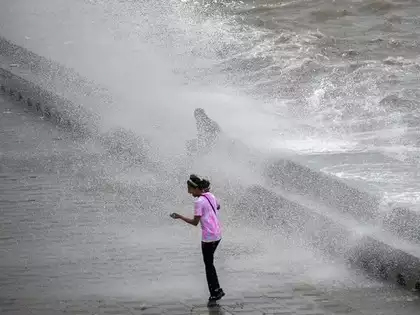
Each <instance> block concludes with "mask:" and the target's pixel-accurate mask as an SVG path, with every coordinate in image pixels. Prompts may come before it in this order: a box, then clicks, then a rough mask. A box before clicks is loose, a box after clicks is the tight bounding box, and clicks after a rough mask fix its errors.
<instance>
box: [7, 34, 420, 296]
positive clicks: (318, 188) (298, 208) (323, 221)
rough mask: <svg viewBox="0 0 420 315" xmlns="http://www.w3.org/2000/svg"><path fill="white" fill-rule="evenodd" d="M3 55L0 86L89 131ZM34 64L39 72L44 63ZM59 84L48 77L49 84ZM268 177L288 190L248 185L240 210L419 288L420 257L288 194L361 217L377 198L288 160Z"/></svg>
mask: <svg viewBox="0 0 420 315" xmlns="http://www.w3.org/2000/svg"><path fill="white" fill-rule="evenodd" d="M2 45H3V48H1V49H0V53H1V51H8V53H9V54H10V51H9V50H7V49H6V48H5V47H4V45H5V42H4V41H3V42H2ZM12 51H14V50H13V49H12ZM22 56H24V55H22ZM1 58H2V59H0V64H1V67H0V89H1V90H2V91H3V93H6V94H8V95H9V96H10V97H13V98H15V100H16V101H19V102H21V103H22V104H24V105H25V106H27V107H28V108H32V109H33V110H34V111H35V112H37V113H39V114H40V115H41V116H42V117H44V118H47V119H50V120H51V121H53V122H55V123H58V124H62V125H65V126H68V127H69V128H70V129H71V130H73V131H76V132H79V133H81V134H85V133H88V132H89V130H90V129H89V128H88V125H87V122H89V123H90V121H89V119H90V116H89V113H87V111H85V109H84V108H82V107H81V106H76V105H75V104H76V103H75V102H74V101H69V100H68V98H66V97H65V96H59V94H57V93H55V92H54V89H53V88H45V85H43V84H39V79H36V78H35V77H34V74H33V73H31V72H30V71H31V70H30V69H31V68H30V66H28V67H27V68H25V69H22V68H21V67H17V69H16V67H13V66H11V63H10V59H8V58H6V57H4V56H1ZM21 58H23V57H21ZM34 60H37V59H36V58H35V59H34ZM5 61H7V62H5ZM33 67H35V68H36V69H38V70H39V67H37V66H33ZM47 77H48V76H47ZM56 81H57V80H56ZM54 82H55V81H54V80H52V81H49V84H50V85H51V84H54ZM93 96H94V95H93ZM86 97H87V96H86ZM75 108H76V110H75ZM267 176H268V177H269V178H270V179H271V183H272V184H273V185H275V186H281V188H282V189H283V190H284V191H283V193H281V192H277V191H276V192H274V191H272V190H270V189H267V188H265V187H261V186H252V187H249V188H247V189H246V193H245V195H244V197H243V199H242V200H241V201H239V202H238V203H237V205H236V206H237V207H236V208H237V209H235V210H236V211H241V212H242V213H246V214H247V216H251V220H252V221H253V222H255V223H256V224H260V225H262V226H264V225H265V226H267V225H268V226H270V227H271V228H276V229H282V230H283V231H285V233H287V234H289V235H300V236H301V237H302V239H304V240H305V242H306V244H308V245H310V246H311V247H313V248H316V249H318V250H320V251H322V252H323V253H324V254H327V255H330V256H332V257H342V258H343V259H348V260H349V261H351V262H352V263H353V264H355V265H356V266H359V267H362V268H364V269H365V270H367V271H369V272H371V273H372V274H373V275H375V276H378V275H380V277H382V278H384V277H385V278H387V279H388V280H390V281H393V282H395V283H398V284H402V285H405V287H406V288H408V289H418V287H419V286H420V285H419V280H420V271H419V270H420V258H419V257H416V256H415V255H412V254H408V253H406V252H404V251H401V250H400V249H397V248H394V247H392V246H390V245H388V244H385V243H384V242H382V241H379V240H377V239H375V238H374V237H370V236H369V237H367V236H366V237H364V238H362V239H358V238H357V237H356V236H355V234H354V232H353V231H351V230H349V229H348V228H346V227H345V226H342V225H340V224H338V223H337V222H334V221H333V220H331V219H329V218H328V217H327V216H326V215H321V214H319V213H318V212H317V211H316V210H317V209H314V208H311V207H309V206H306V205H305V206H303V205H302V204H300V203H299V202H296V201H293V200H291V199H290V198H289V197H287V196H288V195H290V194H291V193H294V192H298V193H299V194H301V195H302V194H305V195H308V196H310V197H311V198H313V204H312V206H313V207H317V208H319V207H322V206H321V203H322V204H324V205H327V206H329V207H332V208H337V209H339V210H340V211H342V212H345V213H350V214H352V215H354V216H355V217H356V218H358V219H360V218H363V219H376V218H377V217H378V209H379V201H378V198H376V197H374V196H371V195H369V194H367V193H365V192H362V191H359V190H357V189H356V188H354V187H350V186H349V185H346V184H344V183H342V182H341V181H340V180H338V179H337V178H333V177H330V176H328V175H325V174H322V173H321V172H316V171H314V170H312V169H310V168H308V167H306V166H303V165H300V164H298V163H295V162H293V161H290V160H285V159H278V160H277V161H276V162H275V163H273V164H271V165H270V166H269V167H268V168H267ZM241 212H238V213H241ZM396 217H397V218H399V217H401V214H399V213H397V214H396ZM247 220H248V217H247ZM248 221H249V220H248ZM390 222H392V220H391V221H390ZM390 225H392V223H390ZM378 270H379V271H380V272H378ZM372 271H374V272H372Z"/></svg>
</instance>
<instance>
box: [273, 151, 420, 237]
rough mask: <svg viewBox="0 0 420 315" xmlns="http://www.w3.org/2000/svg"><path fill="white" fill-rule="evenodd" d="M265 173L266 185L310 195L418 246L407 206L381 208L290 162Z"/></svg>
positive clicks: (417, 216)
mask: <svg viewBox="0 0 420 315" xmlns="http://www.w3.org/2000/svg"><path fill="white" fill-rule="evenodd" d="M265 172H266V173H265V176H266V178H267V179H268V184H269V185H273V186H277V187H280V188H281V189H283V190H286V191H291V192H298V193H299V194H302V195H306V196H310V197H311V198H314V199H316V200H319V201H321V202H322V203H323V204H324V205H326V206H328V207H331V208H333V209H335V210H338V211H340V212H341V213H343V214H346V215H351V216H353V217H354V218H355V219H356V220H359V221H360V222H362V223H366V222H371V223H374V224H382V225H383V228H384V229H386V230H387V231H389V232H391V233H394V234H395V235H397V236H399V237H402V238H404V239H406V240H409V241H412V242H416V243H417V244H420V236H419V235H420V212H418V211H416V210H414V209H411V207H410V206H409V205H398V204H395V205H392V204H389V205H384V204H383V202H381V199H380V198H379V196H377V195H375V194H374V193H371V192H367V191H365V189H364V188H362V187H357V186H356V185H352V184H350V183H348V182H346V181H343V180H341V179H340V178H338V177H334V176H331V175H328V174H325V173H323V172H322V171H320V170H314V169H313V168H311V167H309V166H306V165H303V164H301V163H299V162H295V161H292V160H290V159H283V158H277V159H275V160H274V161H271V162H269V163H268V166H267V167H266V170H265Z"/></svg>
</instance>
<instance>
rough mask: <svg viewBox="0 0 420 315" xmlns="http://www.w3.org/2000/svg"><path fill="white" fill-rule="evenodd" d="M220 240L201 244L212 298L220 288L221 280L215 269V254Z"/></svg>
mask: <svg viewBox="0 0 420 315" xmlns="http://www.w3.org/2000/svg"><path fill="white" fill-rule="evenodd" d="M219 243H220V240H218V241H215V242H201V251H202V252H203V260H204V266H205V267H206V278H207V284H208V286H209V291H210V296H213V295H214V294H215V291H216V290H217V289H219V288H220V285H219V279H218V278H217V273H216V268H215V267H214V264H213V261H214V252H215V251H216V248H217V245H219Z"/></svg>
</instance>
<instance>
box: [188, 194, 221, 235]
mask: <svg viewBox="0 0 420 315" xmlns="http://www.w3.org/2000/svg"><path fill="white" fill-rule="evenodd" d="M204 196H206V197H207V198H208V200H207V198H206V197H204ZM209 201H210V202H211V204H212V205H213V207H214V210H213V208H212V207H211V205H210V203H209ZM218 206H219V203H218V202H217V199H216V197H215V196H214V195H213V194H212V193H209V192H207V193H204V194H203V195H202V196H200V197H198V199H197V200H196V201H195V202H194V215H196V216H201V219H200V223H201V231H202V241H203V242H213V241H218V240H220V239H221V238H222V232H221V228H220V222H219V210H217V208H218ZM215 212H216V213H215Z"/></svg>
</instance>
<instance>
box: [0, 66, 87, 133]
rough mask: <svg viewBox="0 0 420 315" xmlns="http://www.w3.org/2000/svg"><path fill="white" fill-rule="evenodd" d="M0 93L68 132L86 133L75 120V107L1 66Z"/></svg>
mask: <svg viewBox="0 0 420 315" xmlns="http://www.w3.org/2000/svg"><path fill="white" fill-rule="evenodd" d="M0 92H2V93H4V94H7V95H9V97H11V98H13V99H14V100H15V101H17V102H20V103H21V104H22V105H23V106H25V107H26V108H27V109H28V110H31V111H33V112H35V113H38V114H39V115H40V116H41V117H42V118H44V119H48V120H51V121H53V122H54V123H56V124H58V125H60V126H63V127H65V128H66V129H67V130H69V131H72V132H75V133H79V134H86V133H87V128H86V127H85V126H83V125H82V124H81V123H80V122H79V121H78V119H77V118H76V117H77V114H75V111H77V107H76V106H74V107H73V104H72V103H71V102H69V101H67V100H65V99H63V98H60V97H59V96H57V95H54V94H53V93H51V92H49V91H46V90H44V89H42V88H40V87H39V86H37V85H36V84H34V83H32V82H31V81H29V80H27V79H26V78H24V76H18V75H16V74H14V73H12V72H11V71H9V70H8V69H7V68H6V67H4V66H3V65H2V67H0Z"/></svg>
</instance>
